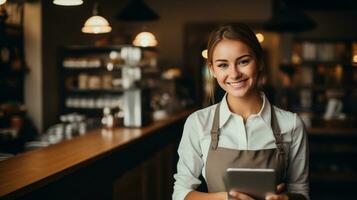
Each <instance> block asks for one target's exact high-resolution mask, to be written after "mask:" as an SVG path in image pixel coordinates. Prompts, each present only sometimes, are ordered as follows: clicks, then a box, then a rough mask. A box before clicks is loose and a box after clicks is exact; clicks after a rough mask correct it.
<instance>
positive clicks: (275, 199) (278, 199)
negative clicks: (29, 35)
mask: <svg viewBox="0 0 357 200" xmlns="http://www.w3.org/2000/svg"><path fill="white" fill-rule="evenodd" d="M285 189H286V185H285V183H280V184H279V185H278V186H276V192H277V193H276V194H268V195H267V196H266V197H265V199H266V200H288V199H289V196H288V195H287V194H286V193H283V192H284V191H285Z"/></svg>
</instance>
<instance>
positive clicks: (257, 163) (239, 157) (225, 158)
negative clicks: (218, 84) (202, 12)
mask: <svg viewBox="0 0 357 200" xmlns="http://www.w3.org/2000/svg"><path fill="white" fill-rule="evenodd" d="M219 109H220V103H218V105H217V107H216V110H215V114H214V118H213V125H212V130H211V146H210V147H209V151H208V156H207V161H206V183H207V187H208V191H209V192H222V191H227V190H226V179H227V177H226V169H227V168H229V167H236V168H271V169H275V170H276V172H277V183H282V182H284V180H285V173H286V172H285V171H286V170H285V168H286V164H287V163H286V159H285V158H286V156H285V153H284V152H285V151H284V148H283V143H282V141H283V140H282V135H281V134H280V130H279V126H278V123H277V120H276V116H275V112H274V109H273V106H271V127H272V130H273V133H274V137H275V143H276V146H277V148H274V149H262V150H236V149H228V148H223V147H218V140H219Z"/></svg>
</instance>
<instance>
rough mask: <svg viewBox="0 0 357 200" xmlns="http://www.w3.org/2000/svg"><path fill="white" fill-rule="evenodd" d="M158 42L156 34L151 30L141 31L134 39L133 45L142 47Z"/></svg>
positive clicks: (151, 45) (154, 44)
mask: <svg viewBox="0 0 357 200" xmlns="http://www.w3.org/2000/svg"><path fill="white" fill-rule="evenodd" d="M157 44H158V42H157V40H156V38H155V36H154V34H152V33H150V32H141V33H139V34H138V35H137V36H136V37H135V39H134V41H133V45H135V46H140V47H154V46H156V45H157Z"/></svg>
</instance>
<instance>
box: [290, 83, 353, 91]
mask: <svg viewBox="0 0 357 200" xmlns="http://www.w3.org/2000/svg"><path fill="white" fill-rule="evenodd" d="M296 88H297V89H300V90H303V89H310V90H355V89H357V85H349V84H346V85H339V84H335V85H332V84H331V85H330V84H329V85H317V84H314V85H300V86H296Z"/></svg>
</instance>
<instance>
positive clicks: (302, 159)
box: [173, 24, 309, 200]
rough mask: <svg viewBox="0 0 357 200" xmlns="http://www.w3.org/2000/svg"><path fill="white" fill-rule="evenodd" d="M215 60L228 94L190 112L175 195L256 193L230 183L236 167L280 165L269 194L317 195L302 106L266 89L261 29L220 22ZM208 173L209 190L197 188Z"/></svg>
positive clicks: (177, 198)
mask: <svg viewBox="0 0 357 200" xmlns="http://www.w3.org/2000/svg"><path fill="white" fill-rule="evenodd" d="M207 62H208V68H209V70H210V71H211V73H212V74H213V76H214V78H215V79H216V80H217V82H218V84H219V86H220V87H221V88H222V89H223V90H224V91H225V92H226V94H225V96H224V97H223V99H222V101H221V102H220V103H218V104H215V105H213V106H210V107H208V108H204V109H202V110H199V111H197V112H195V113H193V114H191V115H190V116H189V117H188V119H187V121H186V124H185V126H184V131H183V135H182V139H181V143H180V146H179V149H178V153H179V156H180V158H179V161H178V164H177V173H176V174H175V176H174V177H175V180H176V182H175V186H174V193H173V199H174V200H183V199H185V200H195V199H206V200H210V199H212V200H219V199H222V200H225V199H227V198H230V199H241V200H245V199H246V200H250V199H252V197H251V194H244V193H242V192H240V191H239V188H238V191H228V190H227V188H226V185H227V182H226V180H227V179H228V178H227V172H226V170H227V169H228V168H267V169H274V170H275V171H276V177H275V180H276V184H277V187H276V188H277V189H276V193H275V194H267V195H266V196H265V198H266V199H290V198H294V199H309V183H308V160H307V158H308V149H307V137H306V131H305V129H304V127H303V124H302V121H301V119H300V118H299V117H298V116H297V115H296V114H295V113H291V112H288V111H285V110H282V109H279V108H277V107H275V106H273V105H271V104H270V103H269V100H268V99H267V98H266V96H265V94H264V93H263V92H261V90H260V82H261V79H262V77H263V75H264V74H263V72H264V70H263V63H262V48H261V46H260V43H259V42H258V40H257V38H256V36H255V34H254V33H253V32H252V30H251V29H250V28H249V27H248V26H246V25H244V24H236V25H234V26H233V25H224V26H221V27H219V28H218V29H216V30H215V31H214V32H212V33H211V36H210V39H209V42H208V57H207ZM200 175H202V176H203V177H204V180H205V181H206V183H207V189H208V193H206V192H200V191H196V189H197V187H198V186H199V185H200V184H201V181H200V179H198V177H199V176H200ZM272 181H274V180H272Z"/></svg>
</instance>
